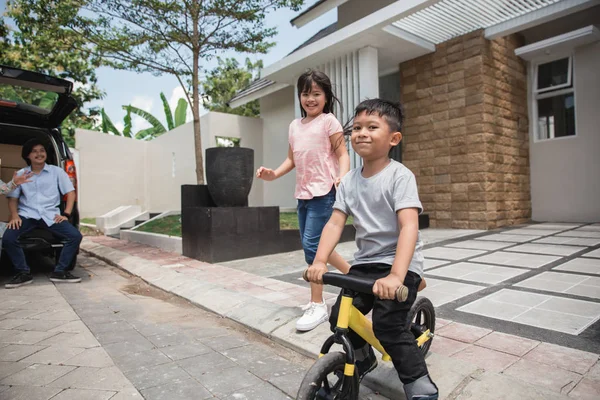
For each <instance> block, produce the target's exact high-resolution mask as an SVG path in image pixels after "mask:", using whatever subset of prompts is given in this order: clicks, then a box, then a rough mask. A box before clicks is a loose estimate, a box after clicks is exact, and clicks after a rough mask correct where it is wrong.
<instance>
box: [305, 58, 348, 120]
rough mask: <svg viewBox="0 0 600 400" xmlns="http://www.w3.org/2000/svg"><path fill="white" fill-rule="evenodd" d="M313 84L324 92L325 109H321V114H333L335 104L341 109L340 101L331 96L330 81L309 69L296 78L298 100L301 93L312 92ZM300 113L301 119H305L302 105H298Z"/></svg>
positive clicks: (323, 75)
mask: <svg viewBox="0 0 600 400" xmlns="http://www.w3.org/2000/svg"><path fill="white" fill-rule="evenodd" d="M313 83H316V84H317V86H319V87H320V88H321V89H323V92H325V107H324V108H323V112H324V113H325V114H328V113H334V110H335V108H334V107H335V104H334V103H335V102H337V103H338V104H339V105H340V108H341V107H342V105H341V103H340V101H339V100H338V98H337V97H335V95H334V94H333V89H332V84H331V80H330V79H329V77H328V76H327V75H325V74H324V73H323V72H321V71H317V70H313V69H309V70H308V71H306V72H305V73H303V74H302V75H300V78H298V98H299V99H300V98H301V96H302V93H309V92H310V91H311V90H312V85H313ZM300 113H301V114H302V117H306V111H304V108H302V104H300Z"/></svg>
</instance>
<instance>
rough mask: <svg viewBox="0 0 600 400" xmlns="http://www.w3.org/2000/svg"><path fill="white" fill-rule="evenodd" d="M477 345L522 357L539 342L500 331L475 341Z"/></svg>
mask: <svg viewBox="0 0 600 400" xmlns="http://www.w3.org/2000/svg"><path fill="white" fill-rule="evenodd" d="M475 344H476V345H477V346H482V347H487V348H488V349H492V350H498V351H501V352H504V353H508V354H512V355H515V356H519V357H523V356H524V355H525V354H527V353H528V352H530V351H531V350H532V349H534V348H535V347H536V346H538V345H539V344H540V342H539V341H537V340H531V339H527V338H523V337H520V336H513V335H508V334H506V333H502V332H492V333H490V334H489V335H486V336H484V337H482V338H481V339H479V340H478V341H477V342H475Z"/></svg>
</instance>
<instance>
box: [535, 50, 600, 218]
mask: <svg viewBox="0 0 600 400" xmlns="http://www.w3.org/2000/svg"><path fill="white" fill-rule="evenodd" d="M573 68H574V70H573V81H574V87H575V130H576V136H573V137H564V138H559V139H554V140H546V141H539V142H534V141H533V138H532V139H531V146H530V158H531V160H530V162H531V202H532V205H531V206H532V219H533V220H534V221H553V222H556V221H564V222H598V221H600V184H599V182H600V113H599V112H598V104H600V75H599V74H598V71H600V42H596V43H594V44H591V45H588V46H584V47H580V48H577V49H576V50H575V52H574V58H573ZM533 122H534V121H532V123H533ZM531 131H532V132H533V129H531Z"/></svg>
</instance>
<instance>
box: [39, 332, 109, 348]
mask: <svg viewBox="0 0 600 400" xmlns="http://www.w3.org/2000/svg"><path fill="white" fill-rule="evenodd" d="M51 334H52V335H54V336H52V337H50V338H48V339H46V340H43V341H40V342H38V344H39V345H40V346H46V345H49V346H63V347H84V348H91V347H99V346H100V343H98V341H97V340H96V338H95V337H94V336H93V335H92V334H91V333H89V332H87V333H71V332H62V333H58V334H57V333H51Z"/></svg>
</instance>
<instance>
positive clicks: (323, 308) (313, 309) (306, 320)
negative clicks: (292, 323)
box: [296, 302, 329, 332]
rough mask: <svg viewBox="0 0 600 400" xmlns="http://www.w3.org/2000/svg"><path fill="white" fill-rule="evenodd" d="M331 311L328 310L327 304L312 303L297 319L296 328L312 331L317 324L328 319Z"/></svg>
mask: <svg viewBox="0 0 600 400" xmlns="http://www.w3.org/2000/svg"><path fill="white" fill-rule="evenodd" d="M328 318H329V313H328V312H327V304H325V302H322V303H312V302H311V303H310V306H309V307H308V308H307V309H306V311H305V312H304V315H303V316H302V317H300V319H299V320H298V321H296V329H297V330H299V331H303V332H306V331H311V330H313V329H315V328H316V327H317V326H319V325H320V324H322V323H323V322H325V321H327V319H328Z"/></svg>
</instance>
